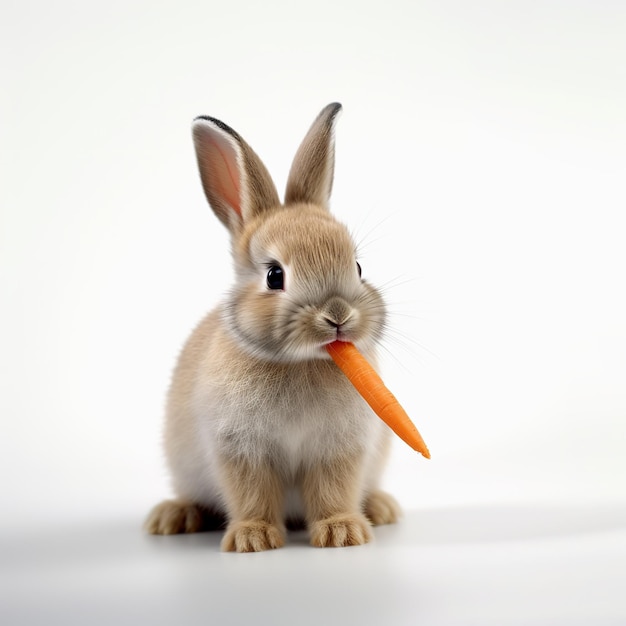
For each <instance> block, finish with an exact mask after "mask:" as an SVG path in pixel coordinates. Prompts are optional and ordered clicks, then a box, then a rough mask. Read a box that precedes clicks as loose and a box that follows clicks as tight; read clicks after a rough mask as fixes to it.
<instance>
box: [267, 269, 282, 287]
mask: <svg viewBox="0 0 626 626" xmlns="http://www.w3.org/2000/svg"><path fill="white" fill-rule="evenodd" d="M267 286H268V287H269V288H270V289H284V286H285V273H284V272H283V268H282V267H280V265H272V266H271V267H270V268H269V269H268V270H267Z"/></svg>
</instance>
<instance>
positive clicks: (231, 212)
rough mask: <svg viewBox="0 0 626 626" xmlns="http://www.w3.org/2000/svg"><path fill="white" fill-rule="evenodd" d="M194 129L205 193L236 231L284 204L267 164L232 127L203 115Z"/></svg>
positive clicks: (218, 212) (232, 229)
mask: <svg viewBox="0 0 626 626" xmlns="http://www.w3.org/2000/svg"><path fill="white" fill-rule="evenodd" d="M192 130H193V141H194V145H195V148H196V157H197V159H198V168H199V169H200V179H201V180H202V187H203V188H204V193H205V195H206V197H207V200H208V201H209V204H210V205H211V208H212V209H213V211H214V213H215V214H216V215H217V217H219V219H220V220H221V221H222V222H223V223H224V224H225V225H226V226H227V227H228V229H229V230H230V232H231V233H232V234H237V233H238V232H239V231H240V229H241V227H242V225H243V224H245V223H246V222H248V221H249V220H250V219H251V218H253V217H255V216H256V215H258V214H259V213H261V212H262V211H265V210H267V209H272V208H275V207H277V206H279V205H280V200H279V198H278V192H277V191H276V187H275V186H274V183H273V182H272V179H271V177H270V175H269V173H268V171H267V169H266V168H265V165H263V163H262V161H261V159H260V158H259V157H258V156H257V155H256V153H255V152H254V151H253V150H252V148H250V146H249V145H248V144H247V143H246V142H245V141H244V140H243V139H242V138H241V137H240V136H239V135H238V134H237V133H236V132H235V131H234V130H233V129H232V128H230V127H229V126H227V125H226V124H224V122H220V120H217V119H215V118H212V117H204V116H201V117H197V118H196V119H195V120H194V121H193V126H192Z"/></svg>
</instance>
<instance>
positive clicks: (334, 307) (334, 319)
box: [322, 298, 354, 328]
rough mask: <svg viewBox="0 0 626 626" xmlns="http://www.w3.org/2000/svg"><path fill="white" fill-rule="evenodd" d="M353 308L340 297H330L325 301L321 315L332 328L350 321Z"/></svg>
mask: <svg viewBox="0 0 626 626" xmlns="http://www.w3.org/2000/svg"><path fill="white" fill-rule="evenodd" d="M353 315H354V309H353V308H352V307H351V306H350V305H349V304H348V303H347V302H346V301H345V300H343V299H342V298H332V299H331V300H329V301H328V302H327V303H326V306H325V307H324V311H323V313H322V317H323V318H324V320H325V321H326V322H328V324H329V325H330V326H332V327H334V328H340V327H341V326H344V325H345V324H346V323H347V322H349V321H350V319H351V318H352V316H353Z"/></svg>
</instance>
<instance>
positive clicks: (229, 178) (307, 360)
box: [145, 103, 401, 552]
mask: <svg viewBox="0 0 626 626" xmlns="http://www.w3.org/2000/svg"><path fill="white" fill-rule="evenodd" d="M341 108H342V107H341V105H340V104H339V103H332V104H329V105H328V106H326V107H325V108H324V109H323V110H322V111H321V112H320V114H319V115H318V116H317V118H316V119H315V121H314V123H313V124H312V126H311V127H310V129H309V131H308V133H307V134H306V136H305V138H304V140H303V141H302V143H301V145H300V147H299V148H298V150H297V152H296V156H295V157H294V160H293V163H292V166H291V169H290V172H289V176H288V181H287V186H286V192H285V201H284V204H281V202H280V200H279V197H278V194H277V191H276V188H275V186H274V183H273V181H272V179H271V178H270V175H269V173H268V171H267V169H266V168H265V166H264V164H263V163H262V162H261V160H260V159H259V157H258V156H257V155H256V153H255V152H253V150H252V149H251V148H250V147H249V146H248V144H247V143H246V142H245V141H244V140H243V139H242V137H241V136H240V135H239V134H238V133H236V132H235V131H234V130H233V129H231V128H230V127H229V126H227V125H226V124H224V123H223V122H221V121H219V120H217V119H214V118H212V117H205V116H201V117H198V118H196V119H195V120H194V122H193V127H192V130H193V139H194V145H195V151H196V157H197V161H198V167H199V170H200V179H201V182H202V186H203V189H204V193H205V195H206V197H207V199H208V202H209V204H210V206H211V208H212V210H213V211H214V213H215V214H216V216H217V217H218V218H219V220H220V221H221V222H222V223H223V224H224V225H225V226H226V228H227V229H228V231H229V232H230V237H231V244H232V256H233V260H234V273H235V285H234V287H233V288H232V289H231V290H230V292H229V293H228V294H227V295H226V296H225V298H224V299H223V301H222V302H221V304H219V305H218V306H217V308H215V310H213V311H212V312H210V313H209V314H208V315H207V316H206V317H205V318H204V319H203V320H202V321H201V322H200V323H199V325H198V326H197V327H196V328H195V330H194V331H193V332H192V334H191V336H190V337H189V339H188V340H187V342H186V344H185V345H184V347H183V349H182V351H181V353H180V357H179V360H178V363H177V365H176V367H175V369H174V373H173V375H172V380H171V385H170V389H169V393H168V397H167V410H166V423H165V432H164V449H165V457H166V460H167V463H168V466H169V470H170V474H171V478H172V483H173V490H174V492H175V494H176V499H174V500H166V501H164V502H162V503H161V504H159V505H157V506H156V507H155V508H154V509H153V510H152V511H151V513H150V514H149V516H148V518H147V520H146V522H145V528H146V530H147V531H148V532H149V533H152V534H163V535H169V534H174V533H192V532H197V531H201V530H207V529H219V528H221V529H223V528H224V527H225V531H224V534H223V538H222V541H221V549H222V550H224V551H237V552H256V551H261V550H267V549H272V548H278V547H280V546H283V545H284V544H285V541H286V533H287V528H290V525H289V524H290V523H291V522H294V523H297V521H298V520H300V521H301V522H302V523H303V524H304V525H305V526H306V529H307V530H308V533H309V534H308V536H309V537H310V542H311V544H312V545H314V546H320V547H324V546H353V545H360V544H364V543H366V542H368V541H370V540H371V539H372V531H371V526H372V525H378V524H387V523H393V522H396V521H397V520H398V518H399V516H400V515H401V509H400V506H399V505H398V503H397V501H396V500H395V499H394V498H393V497H392V496H391V495H389V494H387V493H386V492H384V491H382V490H381V489H380V488H379V483H380V480H381V474H382V471H383V469H384V466H385V463H386V461H387V458H388V455H389V451H390V435H391V431H390V429H389V428H388V427H387V426H386V425H385V424H384V423H383V422H382V421H381V420H380V419H379V418H378V417H377V416H376V415H375V414H374V413H373V411H372V410H371V409H370V408H369V406H368V405H367V404H366V402H365V401H364V400H363V398H362V397H361V396H359V394H358V393H357V392H356V390H355V389H354V388H353V387H352V385H351V384H350V382H349V381H348V380H347V378H346V377H345V376H344V375H343V374H342V373H341V372H340V370H339V369H338V368H337V366H336V365H335V364H334V362H333V361H332V360H331V359H330V358H329V356H328V353H327V352H326V350H325V348H324V346H325V345H326V344H328V343H330V342H332V341H335V340H343V341H350V342H353V343H354V344H355V345H356V346H357V347H358V348H359V349H360V351H361V352H362V353H363V354H364V355H365V356H366V357H367V358H368V359H369V361H370V362H372V363H374V364H376V363H377V361H376V346H377V344H378V343H379V341H380V340H381V338H382V336H383V332H384V330H385V324H386V315H387V313H386V306H385V303H384V301H383V298H382V296H381V294H380V293H379V291H378V290H377V289H375V288H374V287H372V286H371V285H370V284H369V283H368V282H367V281H366V280H364V279H363V278H362V277H361V268H360V265H359V264H358V262H357V260H356V252H355V244H354V242H353V240H352V238H351V235H350V234H349V231H348V229H347V228H346V226H344V225H343V224H342V223H340V222H339V221H338V220H336V219H335V218H334V217H333V216H332V215H331V213H330V211H329V198H330V194H331V188H332V184H333V176H334V127H335V122H336V119H337V116H338V114H339V112H340V110H341Z"/></svg>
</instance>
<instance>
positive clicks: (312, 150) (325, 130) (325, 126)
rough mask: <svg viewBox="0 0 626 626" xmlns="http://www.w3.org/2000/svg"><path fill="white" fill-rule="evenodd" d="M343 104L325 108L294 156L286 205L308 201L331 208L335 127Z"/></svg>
mask: <svg viewBox="0 0 626 626" xmlns="http://www.w3.org/2000/svg"><path fill="white" fill-rule="evenodd" d="M340 111H341V104H339V103H338V102H333V103H332V104H329V105H327V106H326V107H324V109H322V111H321V113H320V114H319V115H318V116H317V118H316V120H315V121H314V122H313V125H312V126H311V128H310V129H309V132H308V133H307V134H306V137H305V138H304V139H303V141H302V143H301V144H300V147H299V148H298V151H297V152H296V156H295V157H294V160H293V163H292V165H291V170H290V171H289V178H288V179H287V190H286V192H285V204H286V205H289V204H294V203H298V202H305V203H311V204H316V205H318V206H321V207H324V208H328V201H329V199H330V192H331V190H332V187H333V175H334V169H335V137H334V128H335V120H336V119H337V115H338V114H339V112H340Z"/></svg>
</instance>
